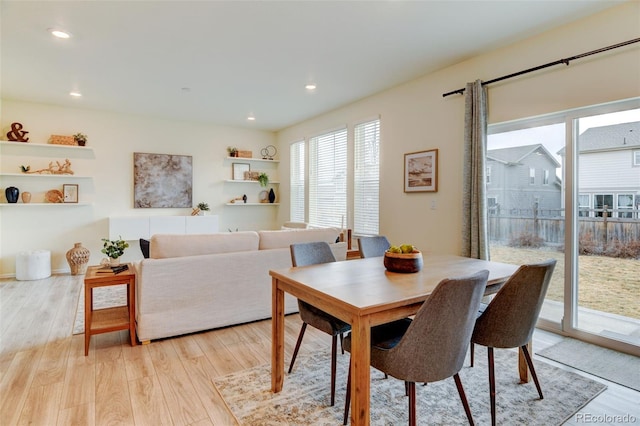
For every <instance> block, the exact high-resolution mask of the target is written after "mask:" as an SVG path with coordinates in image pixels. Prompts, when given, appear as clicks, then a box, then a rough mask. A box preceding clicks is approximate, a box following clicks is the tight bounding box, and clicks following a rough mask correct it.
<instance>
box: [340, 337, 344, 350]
mask: <svg viewBox="0 0 640 426" xmlns="http://www.w3.org/2000/svg"><path fill="white" fill-rule="evenodd" d="M343 341H344V333H340V349H341V350H342V355H344V345H343V344H342V342H343Z"/></svg>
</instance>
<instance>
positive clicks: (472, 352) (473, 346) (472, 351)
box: [469, 342, 476, 367]
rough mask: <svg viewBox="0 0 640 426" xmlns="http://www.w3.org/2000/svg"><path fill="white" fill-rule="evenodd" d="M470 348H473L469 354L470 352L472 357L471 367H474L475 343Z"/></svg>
mask: <svg viewBox="0 0 640 426" xmlns="http://www.w3.org/2000/svg"><path fill="white" fill-rule="evenodd" d="M470 346H471V347H470V348H469V352H470V356H471V366H472V367H473V359H474V355H475V354H474V352H475V347H476V345H475V344H474V343H473V342H471V345H470Z"/></svg>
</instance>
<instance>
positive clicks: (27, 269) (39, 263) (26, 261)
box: [16, 250, 51, 281]
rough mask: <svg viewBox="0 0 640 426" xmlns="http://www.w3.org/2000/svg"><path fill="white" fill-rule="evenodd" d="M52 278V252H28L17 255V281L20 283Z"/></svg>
mask: <svg viewBox="0 0 640 426" xmlns="http://www.w3.org/2000/svg"><path fill="white" fill-rule="evenodd" d="M50 276H51V252H50V251H49V250H27V251H21V252H18V254H17V255H16V279H17V280H19V281H29V280H41V279H43V278H47V277H50Z"/></svg>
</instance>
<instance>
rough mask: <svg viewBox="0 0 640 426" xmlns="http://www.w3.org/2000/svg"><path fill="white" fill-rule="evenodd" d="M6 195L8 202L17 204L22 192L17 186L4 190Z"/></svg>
mask: <svg viewBox="0 0 640 426" xmlns="http://www.w3.org/2000/svg"><path fill="white" fill-rule="evenodd" d="M4 195H5V196H6V197H7V202H9V203H17V202H18V196H19V195H20V190H19V189H18V188H16V187H15V186H10V187H8V188H7V189H5V190H4Z"/></svg>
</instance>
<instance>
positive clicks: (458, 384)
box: [453, 373, 474, 426]
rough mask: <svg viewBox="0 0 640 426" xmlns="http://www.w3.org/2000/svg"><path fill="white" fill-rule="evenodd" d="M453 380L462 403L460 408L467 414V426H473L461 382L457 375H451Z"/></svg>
mask: <svg viewBox="0 0 640 426" xmlns="http://www.w3.org/2000/svg"><path fill="white" fill-rule="evenodd" d="M453 380H455V382H456V388H458V395H460V401H462V406H463V407H464V412H465V413H467V419H468V420H469V425H471V426H473V425H474V423H473V416H472V415H471V409H470V408H469V401H467V395H465V393H464V388H463V387H462V382H461V381H460V376H459V375H458V373H456V374H454V375H453Z"/></svg>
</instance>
